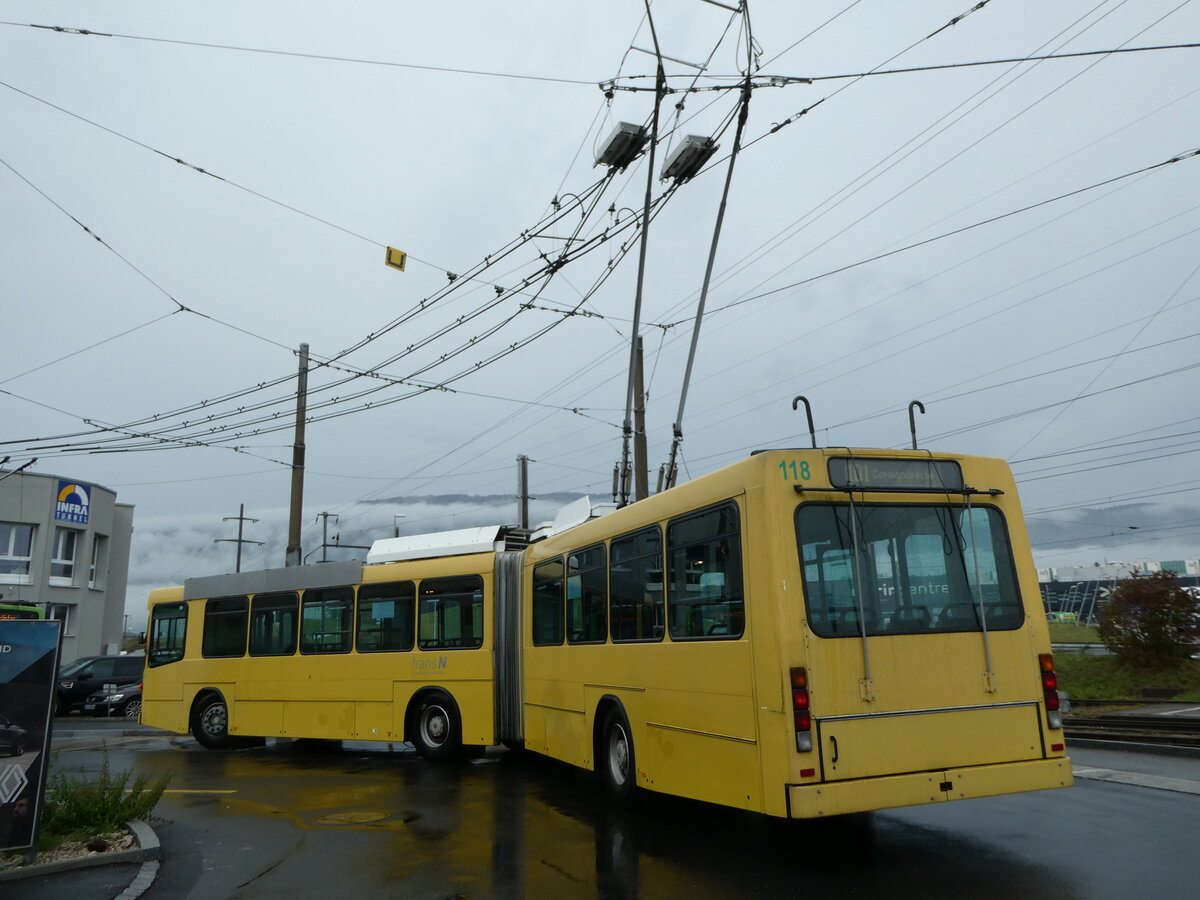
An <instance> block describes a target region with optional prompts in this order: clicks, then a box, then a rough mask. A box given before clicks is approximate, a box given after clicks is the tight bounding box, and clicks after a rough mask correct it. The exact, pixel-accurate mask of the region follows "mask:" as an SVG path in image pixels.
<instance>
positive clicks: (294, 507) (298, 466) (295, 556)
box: [283, 344, 308, 566]
mask: <svg viewBox="0 0 1200 900" xmlns="http://www.w3.org/2000/svg"><path fill="white" fill-rule="evenodd" d="M307 402H308V344H301V345H300V374H299V375H298V376H297V378H296V438H295V441H294V442H293V444H292V504H291V516H290V518H289V519H288V545H287V555H286V556H285V558H284V563H283V564H284V565H285V566H298V565H300V562H301V560H300V512H301V508H302V507H303V506H304V416H305V407H306V404H307Z"/></svg>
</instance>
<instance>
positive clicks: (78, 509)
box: [54, 481, 92, 525]
mask: <svg viewBox="0 0 1200 900" xmlns="http://www.w3.org/2000/svg"><path fill="white" fill-rule="evenodd" d="M91 506H92V488H91V486H90V485H86V484H76V483H75V482H73V481H60V482H59V483H58V497H57V499H55V501H54V518H55V519H57V520H58V521H60V522H75V523H77V524H79V525H86V524H87V522H88V510H89V509H91Z"/></svg>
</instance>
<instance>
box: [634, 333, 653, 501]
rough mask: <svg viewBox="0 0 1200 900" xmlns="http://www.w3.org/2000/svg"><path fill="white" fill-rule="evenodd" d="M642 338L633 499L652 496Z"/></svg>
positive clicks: (637, 376) (637, 372) (636, 390)
mask: <svg viewBox="0 0 1200 900" xmlns="http://www.w3.org/2000/svg"><path fill="white" fill-rule="evenodd" d="M642 372H643V368H642V337H641V335H638V339H637V366H636V367H635V368H634V372H633V499H634V501H637V500H645V499H646V498H647V497H649V496H650V485H649V481H650V476H649V473H648V471H647V468H646V467H647V466H648V465H649V462H648V461H647V459H646V389H645V387H644V386H643V384H642V380H643V375H642Z"/></svg>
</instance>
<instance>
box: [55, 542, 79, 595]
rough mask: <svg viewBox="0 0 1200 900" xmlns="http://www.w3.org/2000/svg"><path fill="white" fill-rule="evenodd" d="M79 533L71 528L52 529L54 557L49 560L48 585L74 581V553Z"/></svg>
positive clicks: (77, 544)
mask: <svg viewBox="0 0 1200 900" xmlns="http://www.w3.org/2000/svg"><path fill="white" fill-rule="evenodd" d="M78 546H79V532H78V531H76V530H75V529H73V528H55V529H54V555H53V557H51V559H50V583H51V584H72V583H74V580H75V551H76V548H77V547H78Z"/></svg>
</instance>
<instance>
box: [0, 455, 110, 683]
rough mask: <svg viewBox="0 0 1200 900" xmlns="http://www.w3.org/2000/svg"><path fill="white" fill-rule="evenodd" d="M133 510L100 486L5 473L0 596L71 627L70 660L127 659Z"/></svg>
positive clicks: (67, 634)
mask: <svg viewBox="0 0 1200 900" xmlns="http://www.w3.org/2000/svg"><path fill="white" fill-rule="evenodd" d="M132 536H133V507H132V506H130V505H128V504H125V503H118V502H117V495H116V493H115V492H113V491H111V490H109V489H108V488H105V487H101V486H100V485H98V484H89V483H88V482H84V481H79V480H77V479H71V478H63V477H61V476H58V475H41V474H29V473H25V472H7V473H5V472H0V597H2V598H3V600H4V601H5V602H21V603H36V604H37V605H38V606H40V607H41V608H42V609H43V610H44V611H45V613H46V617H47V618H52V619H59V620H61V621H62V623H63V645H62V647H63V649H62V660H63V662H69V661H71V660H73V659H77V658H78V657H80V656H97V655H100V654H104V653H116V652H119V650H120V647H121V637H122V632H123V630H124V629H123V625H124V614H125V584H126V580H127V578H128V575H129V544H130V540H131V538H132Z"/></svg>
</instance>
